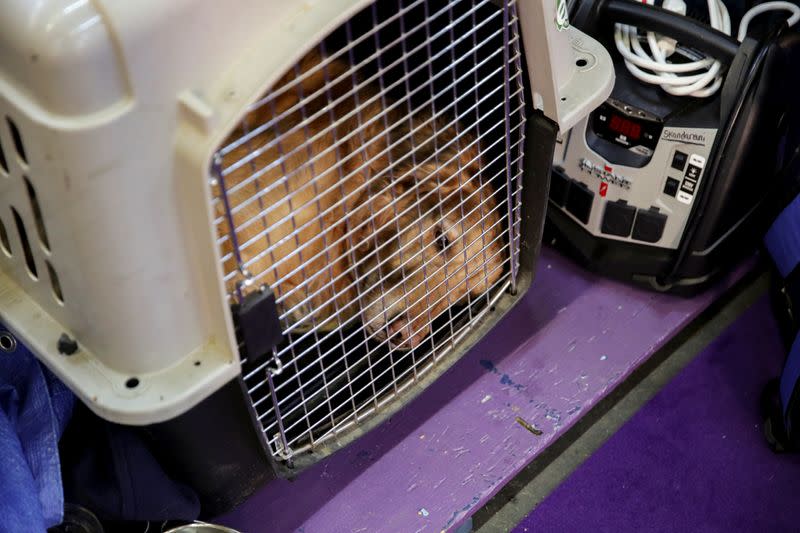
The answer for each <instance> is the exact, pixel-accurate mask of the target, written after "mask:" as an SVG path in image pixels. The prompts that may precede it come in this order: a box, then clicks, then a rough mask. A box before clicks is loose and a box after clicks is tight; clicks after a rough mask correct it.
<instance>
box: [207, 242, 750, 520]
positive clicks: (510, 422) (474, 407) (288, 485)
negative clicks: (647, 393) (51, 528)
mask: <svg viewBox="0 0 800 533" xmlns="http://www.w3.org/2000/svg"><path fill="white" fill-rule="evenodd" d="M744 271H745V270H744V268H743V269H740V270H739V271H738V273H736V274H733V275H732V276H730V277H729V278H728V279H727V280H725V281H724V282H723V283H721V284H720V286H719V287H717V288H716V289H714V290H711V291H708V292H706V293H704V294H703V295H701V296H699V297H697V298H693V299H685V298H677V297H672V296H668V295H664V294H653V293H650V292H646V291H642V290H637V289H634V288H631V287H627V286H624V285H621V284H619V283H615V282H612V281H609V280H604V279H600V278H597V277H595V276H592V275H590V274H587V273H586V272H584V271H582V270H581V269H579V268H577V267H576V266H575V265H573V264H572V263H570V262H569V261H567V260H565V259H564V258H562V257H560V256H558V255H557V254H555V253H554V252H553V251H552V250H548V249H545V250H544V251H543V253H542V257H541V260H540V262H539V272H538V274H537V279H536V281H535V282H534V286H533V287H532V288H531V290H530V291H529V292H528V293H527V294H526V296H525V297H524V298H523V299H522V301H521V302H520V303H519V305H517V306H516V307H515V308H514V309H513V310H512V311H511V312H510V313H509V314H508V316H506V317H505V318H504V319H503V320H502V322H501V323H500V324H498V326H497V327H496V328H495V329H494V330H493V331H492V332H490V333H489V335H488V336H487V337H486V338H484V339H483V340H482V341H481V342H479V343H478V344H477V345H476V346H475V347H474V348H473V349H472V350H471V351H470V352H469V353H468V354H466V355H465V356H464V357H463V359H461V360H460V361H458V362H457V363H456V364H455V365H454V366H453V368H451V369H450V370H449V371H448V372H447V373H445V374H444V375H443V376H442V377H441V378H440V379H439V380H438V381H437V382H436V383H434V384H433V385H432V386H431V387H430V388H428V389H427V390H426V391H425V392H424V393H422V394H421V395H420V396H419V397H418V398H416V399H415V400H414V401H413V402H411V403H409V405H407V406H406V407H405V408H404V409H402V410H401V411H399V412H398V413H397V414H395V416H393V417H392V418H391V419H390V420H387V421H386V422H385V423H383V424H382V425H381V426H380V427H378V428H376V429H374V430H373V431H371V432H370V433H368V434H366V435H364V436H363V437H361V438H359V439H358V440H357V441H356V442H353V443H352V444H351V445H350V446H348V447H347V448H345V449H343V450H341V451H340V452H339V453H336V454H334V455H333V456H331V457H329V458H326V459H324V460H322V461H320V462H319V463H317V464H316V465H314V466H313V467H311V468H309V469H308V470H306V471H305V472H303V473H302V474H300V475H299V476H298V477H297V479H296V480H295V481H292V482H290V481H285V480H278V481H275V482H273V483H270V484H268V485H267V486H265V487H264V488H262V489H261V490H259V491H258V492H257V493H256V494H254V495H253V497H251V498H250V499H249V500H248V501H247V502H245V503H244V504H243V505H242V506H240V507H239V508H238V509H236V510H235V511H233V512H231V513H229V514H228V515H226V516H223V517H219V520H217V521H218V522H221V523H224V524H226V525H229V526H231V527H233V528H235V529H237V530H239V531H246V532H248V533H251V532H252V533H261V532H268V531H269V532H272V531H279V532H284V531H285V532H290V531H296V532H298V533H302V532H304V533H318V532H319V533H328V532H336V533H338V532H345V533H406V532H408V533H430V532H433V533H438V532H440V531H443V530H444V531H448V532H449V531H454V530H456V529H457V528H458V527H459V526H460V525H461V524H462V523H463V522H464V521H465V520H467V519H468V518H469V516H470V515H472V514H473V513H474V512H475V510H476V509H478V508H480V507H481V506H482V505H483V504H484V503H485V502H486V501H488V500H489V499H490V498H491V497H492V496H493V495H494V494H496V493H497V491H498V490H500V489H501V488H502V487H503V486H504V485H505V484H506V483H507V482H508V481H509V480H510V479H511V478H513V477H514V476H515V475H516V474H517V473H518V472H519V471H520V470H521V469H522V468H524V467H525V465H527V464H528V463H529V462H530V461H531V460H533V459H534V458H535V457H536V456H537V455H538V454H539V453H540V452H541V451H542V450H544V449H545V448H546V447H547V446H548V445H549V444H550V443H551V442H553V441H554V440H555V439H557V438H558V437H559V436H560V435H561V434H563V432H565V431H566V430H567V429H569V427H570V426H572V425H573V424H574V423H575V422H576V421H577V420H578V419H579V418H580V417H581V415H582V414H583V413H585V412H587V411H588V410H589V409H590V408H591V407H592V405H594V404H595V403H597V402H598V401H600V400H601V399H602V398H603V397H605V396H606V395H607V394H608V393H609V392H610V391H612V390H613V389H614V387H616V386H617V384H619V383H620V382H621V381H623V380H624V379H625V377H626V376H627V375H629V374H630V373H631V372H633V371H634V370H635V369H636V368H637V367H638V366H639V365H640V364H642V363H643V362H644V361H646V360H647V359H648V358H649V357H650V356H651V355H652V354H653V353H654V352H655V351H656V350H658V348H659V347H661V346H662V345H663V343H664V342H666V341H667V340H669V339H670V338H671V337H672V336H673V335H675V333H676V332H677V331H680V330H681V329H682V328H683V327H685V326H686V324H688V323H689V322H691V321H692V320H693V319H694V318H695V317H696V316H697V315H698V314H699V313H700V312H702V310H703V309H705V308H706V307H707V306H708V305H709V304H710V303H711V302H713V301H714V299H715V298H717V297H718V296H719V294H720V293H721V292H722V291H723V290H724V288H725V286H729V285H730V284H731V283H732V282H733V281H734V280H735V279H737V278H738V277H739V276H741V274H742V273H743V272H744ZM526 425H527V426H528V427H529V428H531V429H528V428H526ZM232 438H233V437H232Z"/></svg>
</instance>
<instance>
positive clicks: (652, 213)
mask: <svg viewBox="0 0 800 533" xmlns="http://www.w3.org/2000/svg"><path fill="white" fill-rule="evenodd" d="M666 223H667V215H665V214H663V213H659V212H658V208H657V207H651V208H650V209H639V211H638V212H637V213H636V223H635V224H634V225H633V235H632V237H633V238H634V239H636V240H637V241H644V242H658V241H659V240H661V236H662V235H663V234H664V226H665V225H666Z"/></svg>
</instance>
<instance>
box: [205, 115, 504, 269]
mask: <svg viewBox="0 0 800 533" xmlns="http://www.w3.org/2000/svg"><path fill="white" fill-rule="evenodd" d="M497 107H498V108H499V107H500V106H499V105H498V106H497ZM455 122H456V121H455V120H453V121H451V123H449V124H448V126H450V125H454V124H455ZM499 126H500V124H499V123H498V124H496V125H495V126H493V127H492V128H490V130H489V131H491V130H493V129H494V128H496V127H499ZM420 128H421V126H420ZM485 134H488V132H485ZM434 139H435V136H431V137H429V138H427V139H426V141H430V140H434ZM479 141H480V139H475V141H473V142H472V143H471V144H470V145H469V146H468V147H467V148H465V149H464V150H462V151H461V152H459V153H457V154H456V155H455V156H453V157H452V158H450V159H449V160H448V161H446V163H450V162H452V161H454V160H455V158H456V157H458V155H461V153H463V152H464V151H466V150H467V149H468V148H471V147H473V146H474V145H476V144H478V143H479ZM501 141H502V139H498V140H497V141H495V144H496V143H499V142H501ZM399 142H400V141H398V143H394V144H399ZM450 144H452V141H451V142H450V143H447V144H445V145H443V146H442V148H440V149H438V150H436V151H435V152H434V155H433V156H435V154H438V153H440V152H442V151H443V150H445V149H446V148H447V147H449V146H450ZM492 146H493V145H492ZM386 152H387V151H386V150H384V151H382V152H381V153H380V154H378V155H376V156H374V157H372V158H371V159H369V160H368V162H367V163H365V165H366V164H368V163H369V162H372V161H375V160H377V159H378V157H379V155H382V154H384V153H386ZM433 156H432V157H433ZM476 159H477V157H476V158H474V159H473V160H471V161H470V162H469V163H473V162H475V160H476ZM423 162H424V161H423ZM365 165H362V166H365ZM360 169H361V167H359V168H358V169H356V171H354V172H357V171H358V170H360ZM354 172H351V174H349V175H346V176H345V179H347V178H349V177H352V175H353V173H354ZM386 172H388V169H387V171H384V172H381V173H380V174H379V175H378V176H376V177H380V176H383V175H384V174H385V173H386ZM412 172H413V169H412V170H410V171H408V172H406V173H404V174H401V175H400V176H399V177H398V178H397V180H398V181H399V180H402V179H404V178H405V177H407V176H409V175H410V174H411V173H412ZM431 175H432V173H429V174H426V175H425V176H423V178H424V179H427V178H429V177H431ZM371 181H372V180H371ZM369 184H370V182H367V183H365V184H363V185H361V186H359V187H358V188H356V189H355V190H354V191H353V192H351V193H350V194H348V195H347V196H346V197H344V198H343V199H342V201H340V202H337V203H336V204H334V205H333V206H331V207H329V208H328V209H326V210H324V211H322V212H321V213H319V216H321V217H322V216H327V215H329V214H330V213H331V212H332V211H333V210H334V209H336V207H340V206H341V204H342V203H343V202H345V201H346V200H349V199H352V197H354V196H357V193H359V192H364V190H366V188H367V187H368V186H369ZM391 187H392V184H388V185H387V186H385V187H384V188H383V189H380V190H378V191H375V193H376V194H382V193H385V192H389V190H390V188H391ZM332 189H333V187H331V188H329V189H327V190H325V191H323V194H327V193H329V192H331V191H332ZM430 194H433V193H430ZM313 201H314V200H311V201H309V202H307V203H306V204H304V205H302V206H300V207H298V209H302V208H304V207H308V206H309V205H310V204H311V203H312V202H313ZM294 211H295V210H293V212H292V213H290V214H289V215H287V216H285V217H283V218H281V219H279V220H278V221H276V222H275V223H274V224H273V225H272V226H279V225H281V224H284V223H285V222H287V221H288V220H289V218H291V217H292V214H294ZM265 214H266V213H265ZM258 216H259V215H256V216H254V217H252V218H251V219H249V220H248V221H246V222H245V223H243V224H242V225H240V226H239V228H237V229H241V228H242V227H244V225H245V224H249V223H251V222H253V221H255V220H256V218H257V217H258ZM312 223H313V221H312V222H308V223H306V224H305V225H304V226H301V227H300V229H303V228H305V227H307V226H308V225H310V224H312ZM261 236H262V235H261V234H257V235H255V236H253V237H251V239H249V240H248V241H246V242H244V243H242V244H241V246H240V249H242V250H243V249H246V248H247V247H248V246H249V245H251V244H252V243H253V242H256V241H258V240H259V239H260V237H261ZM291 237H293V236H292V235H289V236H287V237H285V238H284V239H282V240H281V241H279V242H278V243H275V244H274V245H273V246H278V245H280V244H283V243H285V241H286V239H287V238H291ZM218 242H219V243H222V242H224V240H223V239H220V240H219V241H218ZM334 244H337V243H334ZM266 253H267V252H266V251H265V252H262V253H260V254H259V255H257V256H254V258H253V259H252V260H250V261H249V262H248V263H252V262H254V261H256V260H258V259H261V258H263V256H264V255H266ZM230 257H231V254H226V255H224V256H223V261H225V260H227V259H229V258H230ZM278 264H279V263H278ZM245 266H247V265H245ZM231 275H232V274H230V273H229V274H228V275H227V276H226V278H225V280H226V281H227V280H228V279H230V276H231Z"/></svg>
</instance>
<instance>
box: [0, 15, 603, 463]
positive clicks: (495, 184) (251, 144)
mask: <svg viewBox="0 0 800 533" xmlns="http://www.w3.org/2000/svg"><path fill="white" fill-rule="evenodd" d="M565 13H566V3H565V2H563V1H561V0H558V1H557V0H503V1H500V0H497V1H492V0H386V1H383V0H378V1H369V0H318V1H303V2H300V1H279V0H270V1H258V2H247V1H234V2H213V1H211V0H174V1H170V2H163V1H156V0H140V1H137V2H129V1H123V0H48V1H45V2H36V3H30V2H27V1H24V0H10V1H7V2H5V3H4V4H3V6H2V7H1V8H0V321H2V322H3V323H5V324H6V325H7V326H8V327H9V329H10V331H11V332H12V333H13V334H14V336H16V337H17V338H18V339H19V340H20V342H23V343H25V344H26V345H28V346H29V347H30V348H31V349H32V350H33V351H34V353H36V355H37V356H38V357H39V358H40V359H41V361H42V362H43V363H44V364H46V365H47V366H48V367H49V368H50V369H52V370H53V371H54V372H55V373H56V374H57V375H58V376H59V377H60V378H61V379H63V380H64V381H65V382H66V383H67V384H68V385H69V386H70V388H72V390H74V391H75V393H76V394H78V395H79V396H80V397H81V399H82V400H83V401H84V402H85V403H86V404H87V405H88V406H89V407H90V408H91V409H92V410H93V411H95V412H96V413H97V414H99V415H100V416H102V417H104V418H106V419H109V420H112V421H115V422H119V423H124V424H132V425H153V424H157V426H151V427H159V428H165V427H169V422H167V421H170V420H173V421H175V420H182V421H183V422H181V424H184V426H181V427H185V423H186V421H187V420H191V419H192V417H193V416H194V417H195V418H196V417H197V412H198V410H202V411H203V412H204V413H207V412H209V410H208V406H209V405H211V404H213V403H214V398H215V397H216V396H217V395H219V394H220V393H219V392H217V391H221V390H223V389H224V388H225V387H223V386H224V385H226V384H228V385H227V387H228V388H230V387H233V389H231V390H234V392H235V394H236V395H238V398H239V400H238V401H233V402H230V401H227V400H226V403H227V404H230V405H234V404H235V405H236V409H238V410H239V411H237V413H238V412H241V415H242V416H244V417H246V419H247V424H249V428H250V429H248V428H243V429H242V430H241V431H242V432H243V433H244V432H247V431H249V432H250V433H254V432H253V431H252V428H253V427H255V428H256V429H257V431H256V432H255V434H256V435H258V438H257V440H258V441H259V442H260V446H263V450H264V451H265V452H266V457H267V458H268V459H269V462H270V463H271V464H272V465H273V466H275V465H277V466H275V467H276V468H277V469H279V470H280V469H281V468H291V467H295V468H297V467H302V466H303V465H304V464H310V463H311V462H313V461H315V460H317V459H318V458H319V457H321V456H324V455H325V454H326V453H330V452H331V451H333V450H335V449H336V448H338V447H340V446H342V445H343V444H345V443H347V442H348V441H350V440H352V439H353V438H354V437H355V436H357V435H359V434H361V433H362V432H363V431H365V430H366V429H368V428H370V427H372V426H374V425H375V424H376V423H378V422H379V421H380V420H381V419H383V418H385V417H386V416H387V415H388V414H390V413H391V412H393V411H394V410H396V409H397V408H398V407H399V406H401V405H403V404H404V403H406V402H408V401H409V399H410V398H411V397H413V395H414V394H416V392H418V391H419V390H420V389H421V388H422V387H424V386H426V385H427V384H429V383H430V382H431V381H433V380H434V379H435V378H436V377H437V376H438V375H439V374H441V373H442V372H443V371H444V370H445V369H446V368H447V367H448V366H449V365H450V364H451V363H452V362H453V361H455V360H456V359H457V358H458V357H459V356H461V355H462V354H463V353H464V352H465V351H466V350H467V349H468V348H469V346H471V345H472V344H473V343H474V342H476V341H477V339H479V338H480V337H481V336H482V335H483V334H484V333H485V331H486V330H487V329H488V328H489V327H491V326H492V325H493V324H495V323H496V322H497V320H498V319H499V318H500V316H502V314H503V313H504V312H505V311H506V310H507V309H508V308H509V307H510V306H511V305H512V304H513V303H514V302H516V300H517V299H518V298H519V297H520V296H521V294H522V293H523V292H524V290H525V289H526V288H527V286H528V284H529V283H530V279H531V277H532V271H533V267H534V264H535V258H536V256H537V254H538V242H539V239H540V235H541V224H542V220H543V215H544V208H545V205H546V198H547V184H548V180H549V177H548V176H549V165H550V161H552V147H553V142H554V139H555V135H556V132H557V131H558V129H559V127H560V129H561V130H566V129H568V128H569V127H570V126H571V125H573V124H574V123H575V122H577V121H578V120H579V119H580V118H581V117H583V116H585V115H586V113H588V112H589V111H590V110H591V109H592V108H593V107H594V106H596V105H598V104H599V103H600V102H602V101H603V100H604V99H605V98H606V97H607V96H608V94H609V91H610V88H611V85H612V80H613V73H612V70H611V62H610V58H609V56H608V54H607V53H606V52H605V50H604V49H602V47H600V46H599V45H597V43H596V42H594V41H593V40H592V39H590V38H588V37H586V36H585V35H582V34H581V33H580V32H578V31H576V30H575V29H573V28H571V27H569V22H568V20H567V18H566V14H565ZM239 378H241V379H239ZM240 387H241V388H240ZM242 393H243V394H242ZM204 400H205V401H204ZM201 402H202V403H201ZM216 403H217V404H219V402H216ZM198 404H200V406H199V407H198ZM193 408H195V409H193ZM193 412H194V413H195V414H194V415H192V413H193ZM204 416H206V415H204ZM208 416H211V415H208ZM237 416H239V415H237ZM176 417H178V418H176ZM228 418H230V417H228ZM206 422H207V419H206ZM253 422H254V424H253ZM176 424H178V422H176ZM179 425H180V424H179ZM167 433H170V431H169V430H168V431H167ZM172 433H175V431H174V430H173V431H172ZM185 433H186V434H189V433H191V432H190V431H188V430H187V431H186V432H185ZM196 444H197V443H195V445H196ZM196 455H198V456H201V455H202V453H197V454H196Z"/></svg>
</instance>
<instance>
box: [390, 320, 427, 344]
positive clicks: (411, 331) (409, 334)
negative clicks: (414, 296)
mask: <svg viewBox="0 0 800 533" xmlns="http://www.w3.org/2000/svg"><path fill="white" fill-rule="evenodd" d="M387 330H388V333H389V335H388V337H389V346H390V347H392V348H395V349H399V350H412V349H414V348H416V347H417V346H418V345H419V344H420V343H421V342H422V341H423V340H424V339H425V337H427V336H428V328H427V327H421V328H418V329H416V330H415V327H414V323H413V322H412V321H410V320H409V319H408V317H407V316H406V315H405V314H400V315H398V316H396V317H394V318H393V319H392V321H391V322H389V324H388V326H387Z"/></svg>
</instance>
